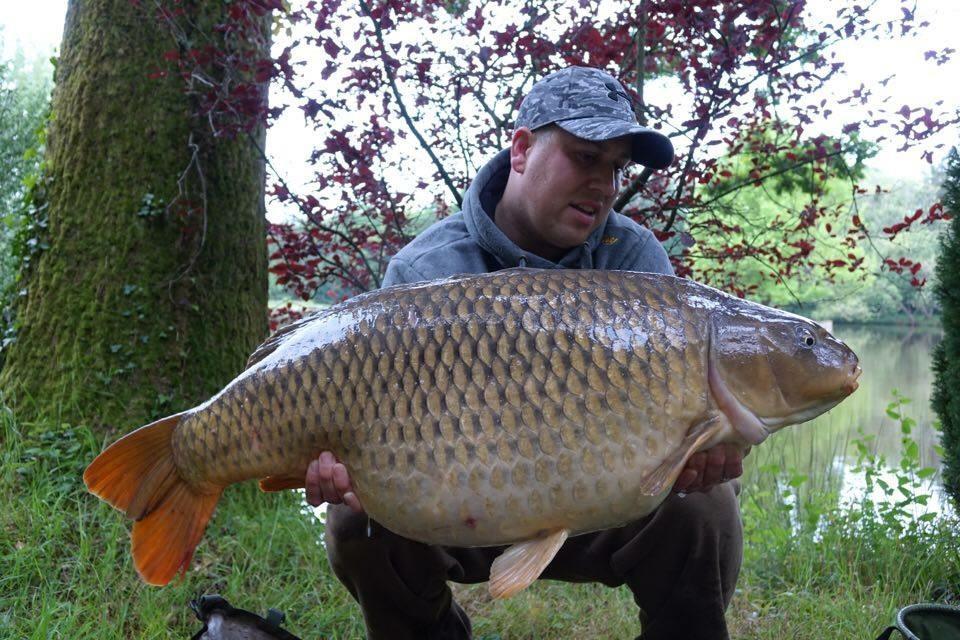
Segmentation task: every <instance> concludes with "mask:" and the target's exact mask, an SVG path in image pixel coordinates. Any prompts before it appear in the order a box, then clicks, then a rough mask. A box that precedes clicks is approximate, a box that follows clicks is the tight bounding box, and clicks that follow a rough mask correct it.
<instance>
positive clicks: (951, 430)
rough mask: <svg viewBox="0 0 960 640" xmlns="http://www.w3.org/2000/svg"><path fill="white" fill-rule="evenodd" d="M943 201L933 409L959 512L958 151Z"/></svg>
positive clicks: (953, 156) (952, 160) (948, 484)
mask: <svg viewBox="0 0 960 640" xmlns="http://www.w3.org/2000/svg"><path fill="white" fill-rule="evenodd" d="M942 201H943V204H944V207H945V208H946V210H947V212H949V213H950V214H951V215H952V216H953V220H952V221H951V222H950V228H949V229H948V230H947V232H946V233H945V234H944V236H943V238H942V240H941V244H940V257H939V260H938V262H937V271H936V277H937V282H936V294H937V297H938V298H939V300H940V305H941V307H942V315H941V320H940V321H941V323H942V324H943V340H942V341H941V342H940V344H939V345H938V346H937V349H936V352H935V353H934V365H933V366H934V372H935V376H936V377H935V379H934V388H933V408H934V410H935V411H936V412H937V414H939V416H940V422H941V425H942V427H943V436H942V444H943V449H944V470H943V484H944V487H945V488H946V489H947V492H948V493H949V494H950V496H951V497H952V498H953V501H954V504H955V505H956V506H957V507H958V508H960V154H958V152H957V149H956V148H954V149H953V150H952V151H951V152H950V155H949V156H948V157H947V175H946V179H945V181H944V183H943V197H942Z"/></svg>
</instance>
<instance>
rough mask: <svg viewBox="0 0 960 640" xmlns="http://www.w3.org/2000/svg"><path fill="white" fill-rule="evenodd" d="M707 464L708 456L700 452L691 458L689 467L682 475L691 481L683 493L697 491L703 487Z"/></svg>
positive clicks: (688, 463) (688, 462)
mask: <svg viewBox="0 0 960 640" xmlns="http://www.w3.org/2000/svg"><path fill="white" fill-rule="evenodd" d="M706 464H707V454H705V453H703V452H700V453H695V454H693V455H692V456H690V459H689V460H688V461H687V467H686V469H684V470H683V472H682V473H681V475H686V476H687V477H688V478H690V481H689V482H688V483H687V484H686V487H685V488H683V489H681V491H696V490H698V489H699V488H700V487H701V486H702V485H703V469H704V466H705V465H706Z"/></svg>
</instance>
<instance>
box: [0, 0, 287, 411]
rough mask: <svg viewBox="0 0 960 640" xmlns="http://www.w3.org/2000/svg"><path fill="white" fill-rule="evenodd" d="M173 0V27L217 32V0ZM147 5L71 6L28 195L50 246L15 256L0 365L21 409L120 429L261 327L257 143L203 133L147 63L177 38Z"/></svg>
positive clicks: (237, 350) (211, 382) (160, 406)
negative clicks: (9, 334)
mask: <svg viewBox="0 0 960 640" xmlns="http://www.w3.org/2000/svg"><path fill="white" fill-rule="evenodd" d="M180 6H181V7H183V8H184V11H185V12H186V15H185V16H184V19H183V21H182V22H183V24H185V25H189V27H190V28H191V29H194V30H195V32H194V33H193V34H191V33H186V34H181V36H184V35H185V36H186V37H187V38H190V37H192V36H193V37H196V38H197V40H198V41H202V42H203V44H206V43H214V44H216V43H217V42H218V38H219V36H216V35H215V32H214V30H213V29H212V26H213V25H214V24H215V23H217V22H219V21H221V20H222V17H223V15H222V14H223V13H224V12H225V11H226V7H227V5H226V4H225V3H206V2H195V3H183V4H181V5H180ZM152 7H154V5H153V3H143V6H141V7H137V6H134V5H133V4H132V3H131V2H130V0H71V2H70V4H69V7H68V10H67V18H66V25H65V29H64V38H63V44H62V47H61V51H62V54H61V57H60V61H59V65H58V68H57V72H56V86H55V89H54V95H53V105H52V113H53V116H52V120H51V124H50V128H49V133H48V144H47V151H46V157H45V165H46V167H45V179H44V181H43V183H44V185H45V187H44V190H43V192H42V193H41V194H40V196H41V197H42V200H43V202H40V203H36V202H35V204H38V209H39V210H40V212H41V213H40V214H39V215H41V216H43V215H45V216H46V218H47V224H46V234H47V237H45V238H41V239H40V240H41V242H40V243H39V246H46V247H47V248H45V249H44V250H42V251H41V252H40V253H39V254H38V255H37V256H36V258H35V259H32V260H31V261H30V266H29V268H28V269H27V270H26V271H24V272H23V273H22V274H21V282H22V283H23V284H22V286H23V289H22V291H23V292H24V293H23V294H22V295H20V296H19V300H18V302H17V305H16V318H17V319H16V336H15V340H14V341H13V343H12V344H11V345H10V346H9V347H8V350H7V353H6V358H5V360H4V364H3V370H2V372H0V389H3V390H4V391H5V392H6V396H7V397H6V399H7V401H8V402H13V403H14V404H15V406H17V408H18V409H19V410H20V411H21V412H23V413H24V414H26V415H28V416H29V415H40V416H44V415H48V416H49V415H57V416H61V419H62V420H67V421H80V420H83V421H89V422H91V423H93V424H96V425H105V426H107V427H116V428H120V429H121V430H129V429H130V428H131V427H134V426H137V425H139V424H141V423H143V422H144V421H146V420H148V419H152V418H156V417H159V416H161V415H163V414H167V413H171V412H173V411H177V410H181V409H184V408H187V407H190V406H192V405H194V404H196V403H197V402H199V401H202V400H204V399H206V398H207V397H208V396H209V395H211V394H212V393H213V392H215V391H217V390H218V389H219V388H220V387H221V386H222V385H223V384H224V383H225V382H227V381H228V380H230V379H231V378H232V377H233V376H234V375H236V374H237V373H238V372H239V371H240V370H241V369H242V367H243V364H244V362H245V359H246V357H247V355H248V354H249V352H250V351H251V349H252V348H253V347H254V346H255V345H256V344H257V343H258V342H259V341H260V340H261V339H262V338H263V337H264V336H265V335H266V331H267V271H266V244H265V236H264V234H265V229H264V224H265V223H264V163H263V160H262V157H261V156H260V153H259V152H258V151H257V149H256V148H255V146H254V145H253V144H251V142H250V140H248V139H246V138H243V137H239V138H236V139H232V140H228V139H223V138H215V136H214V135H213V132H212V131H211V126H210V124H209V122H208V121H207V120H206V119H205V118H201V117H197V116H196V115H195V109H194V105H193V104H192V100H193V99H192V98H191V97H190V96H189V95H188V94H187V93H185V92H184V90H183V84H182V80H181V79H180V78H179V77H177V75H176V74H175V73H174V74H171V75H170V76H168V77H165V78H161V79H157V78H151V77H149V76H150V75H151V72H154V71H156V70H158V69H161V68H164V67H165V66H167V63H166V62H165V61H164V59H163V54H164V52H166V51H169V50H172V49H176V48H177V42H175V40H174V38H173V37H172V36H171V34H170V32H169V31H167V30H166V29H165V28H164V25H163V24H162V23H161V22H159V21H158V20H157V18H156V17H155V15H154V14H153V12H152V9H151V8H152ZM262 20H263V24H262V27H263V33H264V34H265V37H264V45H263V48H266V47H267V46H268V45H269V36H268V35H266V34H269V20H270V16H269V14H268V15H267V16H264V18H263V19H262ZM259 26H261V25H259V24H258V27H259ZM266 53H267V52H266V51H264V52H263V54H264V57H266ZM262 90H263V91H264V92H265V91H266V90H267V87H266V86H262ZM264 95H265V94H264ZM254 138H257V139H258V140H259V143H260V145H261V147H262V145H263V138H264V132H263V131H262V130H260V131H257V132H256V133H255V134H254ZM36 198H37V194H36V193H35V200H36Z"/></svg>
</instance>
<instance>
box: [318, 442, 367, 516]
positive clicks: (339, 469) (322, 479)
mask: <svg viewBox="0 0 960 640" xmlns="http://www.w3.org/2000/svg"><path fill="white" fill-rule="evenodd" d="M306 488H307V503H308V504H310V505H312V506H314V507H319V506H320V505H321V504H323V503H324V502H326V503H329V504H345V505H347V506H348V507H350V508H351V509H353V510H354V511H355V512H357V513H362V512H363V506H362V505H361V504H360V498H358V497H357V494H355V493H354V492H353V486H352V485H351V484H350V476H349V474H348V473H347V468H346V467H345V466H343V464H341V463H340V462H338V461H337V459H336V457H334V455H333V454H332V453H330V452H329V451H324V452H323V453H321V454H320V457H319V458H317V459H316V460H314V461H313V462H311V463H310V466H309V467H307V479H306Z"/></svg>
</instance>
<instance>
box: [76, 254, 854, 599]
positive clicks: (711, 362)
mask: <svg viewBox="0 0 960 640" xmlns="http://www.w3.org/2000/svg"><path fill="white" fill-rule="evenodd" d="M811 336H812V339H813V340H814V341H815V343H816V344H815V345H813V346H806V345H805V344H804V343H805V341H809V339H810V338H811ZM858 375H859V367H858V365H857V362H856V356H855V355H854V354H853V353H852V352H851V351H850V350H849V349H848V348H846V346H845V345H843V344H842V343H840V342H839V341H836V340H835V339H834V338H832V337H831V336H829V334H827V333H826V332H825V331H824V330H823V329H821V328H819V327H817V326H816V325H814V324H813V323H811V322H810V321H808V320H805V319H803V318H800V317H798V316H793V315H791V314H786V313H784V312H780V311H776V310H773V309H769V308H767V307H762V306H760V305H756V304H753V303H749V302H746V301H742V300H738V299H736V298H733V297H730V296H727V295H725V294H723V293H721V292H719V291H716V290H714V289H711V288H709V287H705V286H703V285H699V284H696V283H693V282H691V281H687V280H683V279H679V278H673V277H671V276H662V275H656V274H641V273H633V272H611V271H560V270H557V271H546V272H541V271H535V270H509V271H503V272H497V273H493V274H483V275H472V276H457V277H453V278H449V279H446V280H443V281H437V282H431V283H420V284H415V285H401V286H398V287H391V288H388V289H383V290H379V291H375V292H371V293H368V294H364V295H362V296H358V297H356V298H354V299H352V300H349V301H347V302H345V303H342V304H340V305H337V306H335V307H333V308H331V309H329V310H327V311H325V312H321V313H320V314H318V315H317V316H315V317H312V318H309V319H307V320H305V321H301V322H300V323H297V324H296V325H295V326H292V327H290V328H287V329H286V330H283V331H281V332H279V333H278V334H277V335H275V336H274V337H273V338H271V339H270V340H268V341H267V342H266V343H264V345H262V346H261V348H260V349H258V350H257V352H255V353H254V355H253V356H252V357H251V362H250V363H249V366H248V369H247V370H246V371H244V372H243V373H242V374H241V375H240V376H238V378H237V379H235V380H234V381H233V382H231V383H230V384H229V385H228V386H227V387H225V388H224V390H223V391H221V392H220V393H219V394H218V395H216V396H215V397H213V398H211V399H210V400H209V401H208V402H206V403H204V404H203V405H200V406H199V407H197V408H195V409H193V410H190V411H188V412H185V413H184V414H181V415H179V416H174V417H171V418H170V419H168V420H169V422H167V423H164V424H165V426H164V429H166V430H167V431H168V432H169V440H170V445H169V446H170V448H171V450H172V453H171V455H170V456H168V457H169V458H170V460H171V461H172V463H171V464H170V465H169V466H172V469H173V471H171V470H170V469H167V468H163V469H160V470H158V471H154V472H148V473H146V474H144V472H143V470H142V469H141V470H140V471H139V473H140V474H142V475H143V476H144V477H145V478H147V479H148V480H149V482H148V481H141V486H140V487H139V488H138V489H137V490H136V491H131V490H127V491H125V492H119V490H117V489H109V488H108V487H109V486H111V485H114V484H116V483H119V482H121V481H122V480H121V476H120V474H119V472H118V473H113V474H111V473H106V472H104V471H103V468H106V469H107V470H108V471H109V470H112V469H114V468H115V467H117V466H118V465H107V464H106V463H102V464H101V465H100V466H101V469H100V470H98V469H97V467H95V465H97V462H96V461H95V462H94V463H93V464H92V465H91V469H93V471H92V472H91V471H90V470H88V474H89V475H90V479H89V480H88V486H90V487H91V490H93V491H94V492H95V493H97V494H98V495H101V496H102V497H104V498H105V499H107V500H108V501H111V503H112V504H115V506H118V507H119V508H122V509H124V510H125V511H127V513H128V515H131V517H134V518H140V519H145V518H146V519H150V518H151V515H150V513H151V511H150V509H151V508H155V505H152V504H151V499H149V498H145V497H138V496H142V495H144V494H147V495H154V494H155V493H156V492H157V488H158V487H160V488H165V487H166V484H170V483H172V482H173V481H172V480H169V479H168V478H169V477H170V476H171V475H175V476H177V477H178V478H180V479H181V480H182V482H183V483H184V484H185V485H186V486H188V487H189V491H187V492H186V493H192V494H194V495H199V496H216V497H218V496H219V492H220V491H221V490H222V488H223V487H224V486H226V485H229V484H232V483H234V482H239V481H243V480H246V479H250V478H267V480H265V481H264V482H263V483H262V485H263V486H265V487H266V488H268V489H280V488H286V487H292V486H302V483H303V478H304V475H305V470H306V467H307V465H308V464H309V462H310V460H312V459H313V458H315V457H316V456H317V454H318V453H319V452H320V451H323V450H330V451H333V452H334V453H335V454H336V455H337V456H338V458H340V459H341V460H342V461H343V462H344V464H346V466H347V468H348V469H349V472H350V477H351V480H352V482H353V485H354V488H355V490H356V493H357V495H358V496H359V497H360V500H361V501H362V503H363V504H364V507H365V509H366V510H367V512H368V513H369V514H370V515H371V517H373V518H374V519H376V520H377V521H378V522H380V523H381V524H383V525H384V526H386V527H387V528H389V529H391V530H393V531H395V532H396V533H399V534H401V535H404V536H406V537H409V538H412V539H416V540H421V541H423V542H428V543H433V544H447V545H460V546H472V545H478V546H481V545H494V544H510V543H517V542H522V541H530V540H536V539H538V538H539V537H543V536H546V535H548V534H550V532H560V531H563V532H564V534H563V535H564V536H565V535H567V534H570V535H574V534H576V533H583V532H587V531H592V530H597V529H604V528H609V527H613V526H616V525H619V524H622V523H625V522H628V521H631V520H634V519H636V518H639V517H642V516H643V515H646V514H647V513H649V512H650V511H652V510H653V509H655V508H656V506H657V505H659V503H660V502H661V501H662V500H663V499H664V498H665V497H666V495H667V493H668V492H669V490H670V486H671V485H672V483H673V480H674V479H675V478H676V476H677V474H679V472H680V470H682V468H683V465H684V464H685V461H686V459H687V458H688V457H689V456H690V455H692V454H693V453H694V452H695V451H696V450H702V449H705V448H708V447H709V446H712V445H713V444H716V443H718V442H723V441H727V442H736V443H740V444H743V445H745V444H748V443H752V444H756V443H759V442H760V441H762V440H763V439H764V438H765V437H766V436H767V435H768V434H769V433H770V432H772V431H774V430H776V429H779V428H782V427H783V426H785V425H787V424H790V423H791V422H793V421H794V419H793V418H794V417H795V415H794V414H797V415H800V416H802V417H803V419H809V417H813V415H815V414H817V413H819V412H822V411H824V410H826V409H828V408H829V407H831V406H833V405H834V404H836V403H837V402H839V401H840V400H841V399H842V398H843V397H845V396H846V395H847V394H849V393H850V392H852V390H853V389H855V387H856V378H857V376H858ZM784 386H786V387H788V388H789V390H788V391H783V390H782V389H781V387H784ZM161 422H163V421H161ZM145 429H146V428H145ZM135 433H136V432H135ZM158 439H162V438H159V437H158ZM121 442H122V441H121ZM118 444H120V443H118ZM128 448H132V446H131V447H128ZM108 451H109V450H108ZM104 455H106V452H105V453H104V454H102V456H104ZM98 460H99V458H98ZM177 486H179V485H177ZM128 494H129V495H128ZM131 495H132V497H130V496H131ZM152 500H153V501H154V502H155V501H156V498H153V499H152ZM208 502H209V500H208ZM215 502H216V499H215V498H214V499H213V504H215ZM131 504H132V507H131ZM207 508H209V510H210V511H212V506H209V507H208V506H205V507H204V509H207ZM164 517H170V516H169V514H168V515H167V516H164ZM153 518H154V519H155V520H157V521H158V522H159V520H160V518H159V516H154V517H153ZM139 524H141V523H140V522H138V523H137V525H139ZM137 525H135V527H134V547H135V556H136V555H137V538H138V536H137ZM198 526H199V525H196V526H191V527H190V528H189V530H188V531H187V532H186V534H185V536H186V537H187V538H188V539H189V540H188V542H189V541H193V540H194V539H196V540H197V542H198V541H199V535H198V533H197V529H198ZM146 531H147V527H146V526H144V533H143V535H141V536H140V538H141V539H146V535H147V534H146ZM150 533H151V534H153V533H154V532H153V530H152V529H151V530H150ZM199 533H200V534H202V526H199ZM193 546H195V543H194V544H193ZM189 551H190V552H191V553H192V547H190V550H189ZM141 555H142V557H143V558H148V557H149V558H155V560H153V561H150V560H148V559H143V560H142V561H140V562H138V570H140V571H141V574H142V575H144V574H146V573H150V574H151V575H149V576H146V575H145V577H146V578H147V579H148V581H150V580H154V581H162V580H163V579H164V578H167V574H170V572H171V568H175V569H182V568H184V567H185V563H186V562H189V557H187V558H186V560H184V559H183V557H180V558H176V557H175V558H173V559H170V558H166V557H165V556H164V555H163V552H162V550H161V549H156V548H154V547H153V546H150V545H148V544H146V543H144V546H143V547H142V553H141ZM144 567H147V570H146V571H144ZM174 572H175V571H174ZM160 574H162V575H160ZM171 575H172V574H171ZM151 576H152V577H151ZM534 577H535V576H534ZM167 579H169V578H167Z"/></svg>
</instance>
